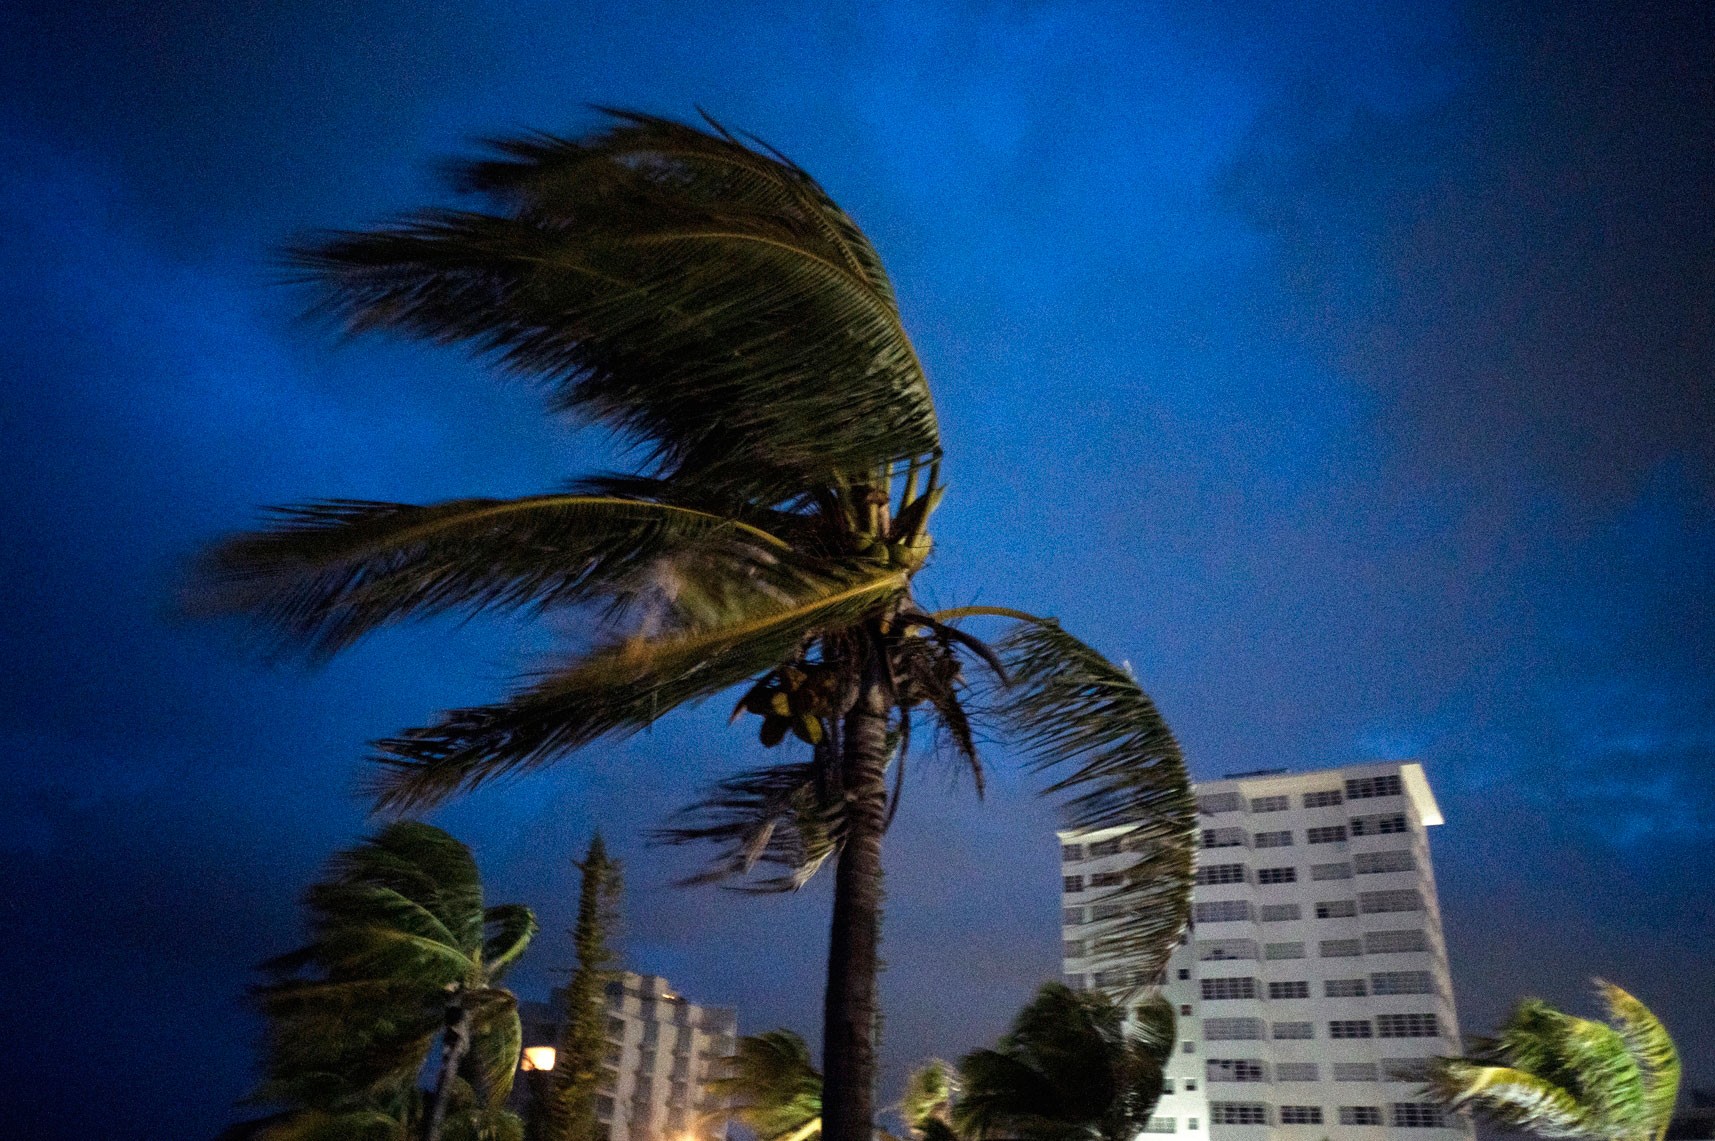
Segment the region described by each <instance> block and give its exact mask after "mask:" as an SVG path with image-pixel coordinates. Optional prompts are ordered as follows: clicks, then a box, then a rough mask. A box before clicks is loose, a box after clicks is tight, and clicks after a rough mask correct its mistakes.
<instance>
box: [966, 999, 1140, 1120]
mask: <svg viewBox="0 0 1715 1141" xmlns="http://www.w3.org/2000/svg"><path fill="white" fill-rule="evenodd" d="M1172 1020H1173V1014H1172V1008H1171V1007H1170V1006H1167V1005H1166V1004H1165V1003H1164V1002H1162V1001H1161V1000H1159V999H1155V1000H1152V1003H1151V1004H1150V1006H1149V1009H1148V1012H1147V1015H1146V1016H1144V1022H1145V1023H1146V1024H1147V1025H1148V1026H1149V1030H1148V1031H1147V1032H1146V1034H1144V1035H1134V1034H1130V1033H1128V1032H1127V1030H1126V1025H1125V1011H1124V1009H1123V1008H1121V1007H1120V1006H1119V1005H1118V1004H1116V1003H1115V1002H1113V1000H1111V999H1109V998H1107V997H1106V996H1104V995H1102V994H1100V993H1098V992H1088V991H1086V992H1078V991H1074V990H1071V989H1069V988H1068V987H1065V986H1063V985H1061V984H1060V983H1048V984H1046V985H1044V986H1043V987H1042V988H1041V989H1040V990H1038V991H1037V992H1036V997H1035V998H1033V999H1032V1000H1031V1001H1030V1003H1029V1005H1027V1006H1026V1007H1025V1008H1024V1009H1023V1010H1022V1011H1020V1012H1019V1015H1018V1017H1017V1018H1016V1019H1015V1020H1014V1021H1013V1024H1012V1029H1011V1030H1010V1031H1009V1032H1008V1033H1007V1034H1006V1036H1005V1037H1003V1038H1002V1039H1001V1040H1000V1042H999V1043H998V1044H997V1045H996V1046H995V1048H994V1049H992V1050H976V1051H973V1052H972V1053H970V1054H967V1055H966V1056H965V1057H964V1058H963V1059H962V1060H961V1061H960V1062H959V1080H960V1085H961V1087H962V1088H961V1091H960V1094H959V1098H958V1100H957V1102H956V1103H955V1104H954V1107H953V1115H952V1116H953V1122H954V1125H955V1127H956V1129H957V1130H958V1132H959V1134H960V1135H961V1136H963V1137H967V1138H972V1139H977V1141H980V1139H982V1138H1007V1139H1009V1141H1130V1138H1131V1137H1133V1136H1134V1135H1135V1134H1136V1133H1137V1132H1138V1131H1139V1130H1141V1129H1142V1127H1143V1125H1144V1123H1145V1122H1146V1121H1147V1120H1148V1118H1149V1114H1150V1113H1151V1111H1153V1110H1154V1108H1155V1104H1156V1102H1157V1101H1158V1100H1159V1099H1160V1097H1161V1088H1162V1073H1163V1070H1164V1068H1165V1066H1166V1064H1167V1059H1168V1056H1169V1055H1171V1053H1172V1051H1173V1037H1174V1035H1173V1030H1172V1028H1171V1026H1172ZM1164 1025H1165V1026H1166V1031H1165V1033H1163V1032H1162V1029H1163V1026H1164Z"/></svg>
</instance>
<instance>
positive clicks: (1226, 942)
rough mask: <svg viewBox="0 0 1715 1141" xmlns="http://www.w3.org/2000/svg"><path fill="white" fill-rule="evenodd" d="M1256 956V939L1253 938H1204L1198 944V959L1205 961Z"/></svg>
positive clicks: (1252, 957)
mask: <svg viewBox="0 0 1715 1141" xmlns="http://www.w3.org/2000/svg"><path fill="white" fill-rule="evenodd" d="M1254 958H1256V941H1255V940H1253V939H1203V940H1201V941H1199V942H1198V944H1197V960H1198V961H1199V962H1203V963H1212V962H1219V961H1221V960H1224V959H1254Z"/></svg>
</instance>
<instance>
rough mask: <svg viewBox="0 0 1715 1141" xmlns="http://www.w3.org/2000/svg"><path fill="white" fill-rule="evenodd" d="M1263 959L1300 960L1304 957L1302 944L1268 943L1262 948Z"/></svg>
mask: <svg viewBox="0 0 1715 1141" xmlns="http://www.w3.org/2000/svg"><path fill="white" fill-rule="evenodd" d="M1262 954H1263V958H1265V959H1302V958H1303V957H1304V944H1303V943H1268V944H1266V945H1264V947H1263V951H1262Z"/></svg>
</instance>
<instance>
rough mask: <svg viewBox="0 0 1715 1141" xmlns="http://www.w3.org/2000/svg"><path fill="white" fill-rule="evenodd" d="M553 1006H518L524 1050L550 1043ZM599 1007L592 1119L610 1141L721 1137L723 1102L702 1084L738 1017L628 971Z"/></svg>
mask: <svg viewBox="0 0 1715 1141" xmlns="http://www.w3.org/2000/svg"><path fill="white" fill-rule="evenodd" d="M558 1001H559V1000H558V997H557V996H556V1000H555V1002H526V1003H521V1004H520V1006H519V1015H520V1017H521V1018H522V1020H523V1023H524V1045H525V1047H526V1049H528V1048H529V1047H531V1046H550V1045H553V1044H554V1043H555V1041H557V1039H558V1037H559V1030H560V1023H561V1021H562V1020H563V1018H564V1011H563V1010H562V1009H560V1008H559V1006H558V1005H557V1004H558ZM606 1006H607V1041H608V1051H607V1059H606V1060H607V1065H608V1070H607V1076H606V1080H605V1081H604V1082H603V1084H602V1087H601V1095H600V1097H598V1098H597V1100H596V1116H597V1117H598V1118H600V1120H601V1123H602V1125H603V1126H604V1127H605V1128H606V1131H607V1137H608V1138H609V1141H717V1139H718V1138H721V1137H724V1136H725V1133H726V1129H725V1126H726V1117H725V1109H726V1104H725V1102H723V1101H721V1100H720V1099H718V1098H716V1097H715V1096H714V1095H713V1094H711V1093H710V1092H709V1088H708V1083H709V1082H710V1081H711V1080H713V1079H715V1078H719V1077H721V1076H723V1074H724V1073H725V1069H726V1067H727V1065H728V1064H729V1063H728V1062H727V1059H729V1058H731V1057H732V1055H733V1053H734V1051H735V1050H736V1049H737V1040H738V1016H737V1014H735V1013H734V1012H733V1011H731V1010H728V1009H726V1008H723V1007H711V1006H698V1005H697V1004H696V1003H693V1002H688V1001H686V1000H685V999H684V998H682V997H681V996H680V995H678V994H676V993H675V992H674V990H673V988H672V987H671V986H670V985H668V983H667V980H666V979H664V978H661V977H659V976H658V975H639V974H634V973H633V972H631V971H626V972H624V973H623V974H621V975H620V976H619V977H618V978H617V979H615V980H614V981H613V982H611V983H609V984H608V987H607V995H606ZM520 1077H522V1078H524V1079H526V1082H527V1081H528V1079H529V1075H528V1074H524V1075H520ZM526 1082H520V1083H519V1084H520V1085H521V1086H522V1085H525V1084H526Z"/></svg>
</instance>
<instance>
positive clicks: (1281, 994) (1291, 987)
mask: <svg viewBox="0 0 1715 1141" xmlns="http://www.w3.org/2000/svg"><path fill="white" fill-rule="evenodd" d="M1268 997H1270V998H1309V997H1310V984H1309V983H1308V982H1287V983H1269V984H1268Z"/></svg>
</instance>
